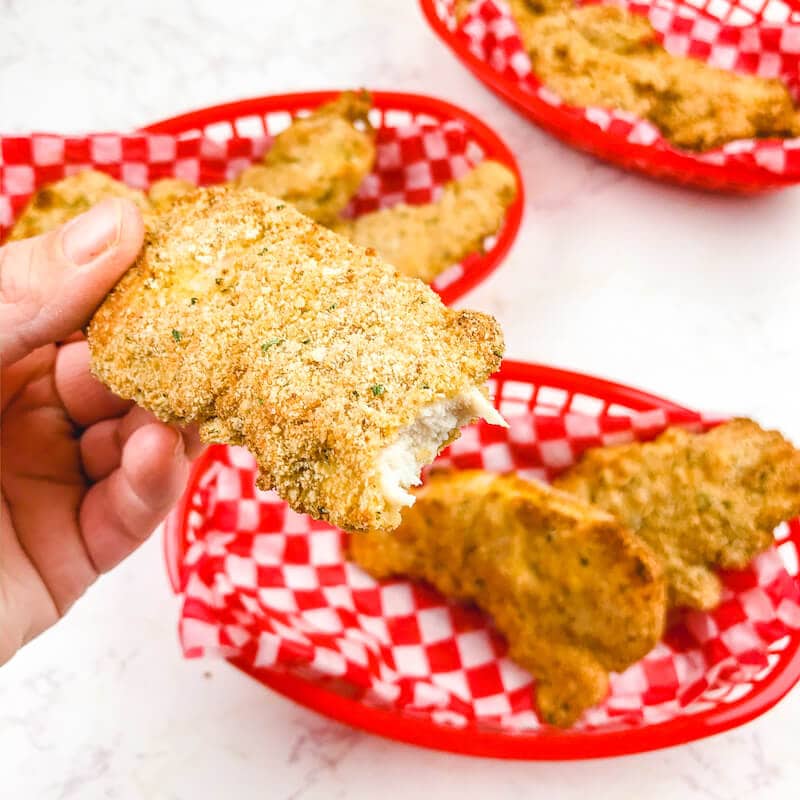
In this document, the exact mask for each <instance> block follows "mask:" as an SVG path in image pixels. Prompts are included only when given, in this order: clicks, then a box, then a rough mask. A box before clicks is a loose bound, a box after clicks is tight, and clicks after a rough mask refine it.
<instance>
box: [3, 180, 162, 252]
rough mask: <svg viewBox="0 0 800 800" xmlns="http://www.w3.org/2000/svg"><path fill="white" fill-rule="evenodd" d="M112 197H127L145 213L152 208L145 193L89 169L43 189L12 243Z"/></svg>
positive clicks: (14, 230)
mask: <svg viewBox="0 0 800 800" xmlns="http://www.w3.org/2000/svg"><path fill="white" fill-rule="evenodd" d="M109 197H127V198H128V199H129V200H133V202H134V203H136V205H137V206H139V208H140V209H141V210H142V211H148V210H149V208H150V203H149V202H148V200H147V197H145V194H144V192H141V191H139V190H138V189H131V188H130V187H129V186H126V185H125V184H124V183H121V182H120V181H116V180H114V178H110V177H109V176H108V175H106V174H105V173H104V172H97V171H96V170H93V169H87V170H83V171H82V172H78V173H76V174H75V175H70V176H69V177H67V178H62V179H61V180H60V181H56V182H55V183H50V184H47V185H46V186H43V187H42V188H41V189H39V191H38V192H36V194H34V195H33V197H32V198H31V199H30V200H29V201H28V204H27V205H26V206H25V208H24V209H23V211H22V214H20V216H19V218H18V219H17V221H16V223H15V224H14V227H13V228H12V229H11V233H10V234H9V236H8V241H12V240H15V239H27V238H28V237H29V236H39V235H40V234H42V233H47V232H48V231H51V230H53V229H55V228H57V227H58V226H59V225H63V224H64V223H65V222H67V221H68V220H70V219H72V218H73V217H77V216H78V214H83V212H84V211H88V210H89V209H90V208H91V207H92V206H93V205H95V203H99V202H100V201H101V200H105V199H107V198H109Z"/></svg>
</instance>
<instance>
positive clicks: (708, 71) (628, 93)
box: [510, 0, 800, 151]
mask: <svg viewBox="0 0 800 800" xmlns="http://www.w3.org/2000/svg"><path fill="white" fill-rule="evenodd" d="M510 5H511V11H512V14H513V15H514V17H515V19H516V21H517V24H518V26H519V29H520V34H521V36H522V40H523V42H524V44H525V49H526V50H527V51H528V54H529V56H530V58H531V63H532V67H533V72H534V74H535V75H536V76H537V77H538V78H539V79H540V80H541V81H542V82H543V83H544V84H545V85H546V86H548V87H549V88H551V89H553V90H554V91H556V92H558V94H559V95H560V96H561V97H562V98H563V99H564V100H565V101H566V102H568V103H571V104H572V105H577V106H600V107H603V108H618V109H622V110H625V111H629V112H631V113H633V114H636V115H638V116H640V117H642V118H644V119H647V120H649V121H650V122H652V123H653V124H654V125H655V126H656V127H658V128H659V130H661V132H662V133H663V134H664V136H665V137H666V138H667V139H669V140H670V141H671V142H672V143H673V144H675V145H676V146H678V147H682V148H684V149H687V150H696V151H703V150H708V149H711V148H715V147H719V146H721V145H723V144H725V143H726V142H730V141H733V140H735V139H750V138H773V137H776V138H782V137H793V136H800V113H798V111H797V109H796V108H795V106H794V103H793V102H792V98H791V95H790V94H789V91H788V89H787V88H786V86H785V85H784V84H783V83H782V82H781V81H779V80H777V79H775V78H761V77H756V76H752V75H739V74H736V73H734V72H731V71H729V70H723V69H717V68H715V67H710V66H709V65H707V64H705V63H704V62H702V61H700V60H698V59H695V58H686V57H681V56H673V55H670V54H669V53H668V52H667V51H666V50H664V48H663V47H661V46H660V44H659V43H658V41H657V39H656V37H655V32H654V31H653V28H652V26H651V25H650V23H649V21H648V20H647V19H646V18H645V17H644V16H641V15H637V14H633V13H631V12H629V11H626V10H624V9H620V8H616V7H614V6H609V5H587V6H583V7H575V6H574V4H573V3H572V2H569V0H567V1H566V2H565V0H555V1H554V0H545V2H542V0H510Z"/></svg>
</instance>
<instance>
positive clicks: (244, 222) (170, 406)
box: [88, 187, 503, 530]
mask: <svg viewBox="0 0 800 800" xmlns="http://www.w3.org/2000/svg"><path fill="white" fill-rule="evenodd" d="M146 225H147V232H146V239H145V245H144V248H143V250H142V252H141V254H140V256H139V258H138V260H137V261H136V263H135V264H134V266H133V267H132V268H131V269H130V270H129V271H128V272H127V273H126V275H125V276H124V277H123V278H122V279H121V281H120V282H119V283H118V285H117V287H116V288H115V289H114V291H113V292H112V294H111V295H110V296H109V297H108V298H107V299H106V301H105V302H104V304H103V305H102V306H101V307H100V309H99V310H98V311H97V313H96V314H95V316H94V319H93V320H92V322H91V324H90V326H89V331H88V339H89V346H90V349H91V354H92V369H93V371H94V373H95V374H96V375H97V377H99V378H100V379H101V380H102V381H103V382H104V383H105V384H106V385H108V386H109V387H110V388H111V389H112V390H113V391H115V392H116V393H117V394H119V395H121V396H122V397H125V398H131V399H134V400H136V401H137V402H138V403H139V404H140V405H142V406H144V407H145V408H148V409H150V410H151V411H153V412H154V413H155V414H156V415H158V416H159V417H160V418H161V419H164V420H168V421H174V422H182V423H186V422H199V423H201V426H200V431H201V435H202V436H203V437H204V439H205V440H206V441H214V442H229V443H234V444H244V445H246V446H247V447H248V448H249V449H250V450H251V451H252V452H253V454H254V455H255V457H256V459H257V461H258V465H259V469H260V481H259V485H260V486H261V487H262V488H270V487H273V488H275V489H276V490H277V491H278V493H279V494H280V495H281V496H282V497H283V498H284V499H285V500H287V501H288V502H289V503H290V505H291V506H292V507H293V508H294V509H295V510H298V511H303V512H307V513H309V514H311V515H312V516H314V517H317V518H321V519H327V520H329V521H331V522H332V523H333V524H335V525H339V526H340V527H343V528H348V529H353V530H363V529H367V528H379V529H390V528H393V527H395V526H396V525H397V524H398V523H399V521H400V513H399V507H398V506H396V505H395V504H393V503H392V502H390V501H389V500H388V499H387V497H386V496H385V493H384V491H383V489H382V486H381V481H380V475H379V474H378V473H379V470H378V469H377V466H376V461H377V460H378V458H379V456H380V454H381V453H382V451H383V449H384V448H385V447H386V446H387V445H390V444H392V443H393V442H394V441H395V440H396V439H397V437H398V435H399V432H400V431H402V430H403V429H404V426H407V425H409V424H411V423H412V422H413V421H414V420H415V419H416V418H417V416H418V415H419V413H420V411H421V410H422V409H425V408H426V407H427V406H429V405H430V404H432V403H435V402H437V401H440V400H442V399H444V398H453V397H455V396H457V395H459V393H460V392H462V391H463V390H464V389H467V388H470V387H476V386H481V385H482V384H483V383H484V381H485V380H486V378H487V377H488V376H489V374H490V373H491V372H493V371H494V370H495V369H497V367H498V366H499V363H500V358H501V356H502V348H503V342H502V335H501V333H500V330H499V328H498V326H497V324H496V322H495V321H494V320H493V319H492V318H491V317H489V316H486V315H484V314H479V313H477V312H472V311H453V310H451V309H448V308H446V307H445V306H444V305H443V304H442V302H441V301H440V300H439V298H438V296H437V295H436V294H435V293H434V292H433V291H432V290H431V289H429V288H428V287H426V286H425V285H424V284H422V283H421V282H420V281H417V280H412V279H410V278H405V277H402V276H399V275H397V273H396V272H395V271H394V270H393V269H391V268H390V267H388V266H387V265H385V264H384V263H383V262H382V261H380V259H378V258H377V257H376V256H375V255H374V254H373V253H370V252H369V251H366V250H363V249H361V248H359V247H355V246H353V245H351V244H349V243H348V242H347V241H346V240H345V239H343V238H342V237H340V236H337V235H336V234H334V233H332V232H331V231H328V230H326V229H324V228H322V227H320V226H318V225H316V224H315V223H313V222H312V221H311V220H309V219H308V218H307V217H304V216H303V215H301V214H300V213H298V212H297V211H296V210H295V209H294V208H292V207H291V206H290V205H289V204H287V203H284V202H283V201H280V200H277V199H275V198H271V197H269V196H268V195H265V194H263V193H261V192H255V191H251V190H241V189H239V190H237V189H231V188H219V187H217V188H212V189H199V190H197V191H196V192H195V193H193V194H192V195H188V196H186V197H184V198H179V199H178V200H176V201H175V205H174V207H173V208H172V209H170V210H168V211H166V212H165V213H163V214H160V215H153V216H151V217H150V218H149V219H148V220H147V222H146ZM447 433H448V434H449V438H451V439H453V438H456V437H457V435H458V432H457V430H450V429H448V431H447ZM434 455H435V453H434Z"/></svg>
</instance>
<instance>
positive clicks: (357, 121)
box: [236, 91, 375, 224]
mask: <svg viewBox="0 0 800 800" xmlns="http://www.w3.org/2000/svg"><path fill="white" fill-rule="evenodd" d="M371 106H372V98H371V97H370V95H369V93H368V92H364V91H362V92H343V93H342V94H341V95H340V96H339V97H337V98H336V99H335V100H333V101H332V102H330V103H326V104H325V105H322V106H320V107H319V108H318V109H317V110H316V111H314V112H313V113H312V114H310V115H309V116H307V117H300V118H298V119H296V120H295V121H294V122H293V123H292V124H291V125H290V126H289V127H288V128H287V129H286V130H285V131H283V132H282V133H279V134H278V135H277V136H276V137H275V141H274V142H273V143H272V147H271V148H270V149H269V151H268V152H267V154H266V156H265V157H264V161H263V163H262V164H255V165H254V166H252V167H248V168H247V169H246V170H245V171H244V172H242V173H241V175H239V177H238V179H237V181H236V184H237V185H238V186H241V187H245V188H250V189H258V190H259V191H262V192H266V193H267V194H270V195H272V196H273V197H279V198H281V199H283V200H288V201H289V202H290V203H292V204H293V205H294V206H295V207H296V208H297V209H298V210H299V211H302V212H303V213H304V214H306V215H307V216H309V217H311V218H312V219H315V220H317V221H318V222H322V223H326V224H329V223H332V222H334V221H335V220H336V218H337V217H338V216H339V213H340V212H341V211H342V210H343V209H344V207H345V206H346V205H347V203H348V202H349V201H350V198H351V197H352V196H353V195H354V194H355V193H356V191H357V190H358V187H359V186H360V185H361V181H363V180H364V178H365V177H366V176H367V175H368V174H369V173H370V172H371V171H372V165H373V164H374V162H375V141H374V139H375V137H374V133H373V131H372V128H371V127H370V125H369V122H368V120H367V114H368V112H369V110H370V108H371Z"/></svg>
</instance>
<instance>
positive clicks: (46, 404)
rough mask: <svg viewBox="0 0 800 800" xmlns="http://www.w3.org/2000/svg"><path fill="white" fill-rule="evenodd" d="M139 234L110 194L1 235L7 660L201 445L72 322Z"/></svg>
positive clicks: (122, 538) (165, 504)
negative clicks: (114, 380)
mask: <svg viewBox="0 0 800 800" xmlns="http://www.w3.org/2000/svg"><path fill="white" fill-rule="evenodd" d="M142 237H143V227H142V218H141V215H140V214H139V211H138V210H137V209H136V207H135V206H134V205H133V204H132V203H130V202H129V201H127V200H119V199H114V200H107V201H105V202H103V203H101V204H99V205H98V206H96V207H95V208H93V209H92V210H91V211H89V212H87V213H86V214H83V215H81V216H80V217H77V218H75V219H74V220H71V221H70V222H68V223H67V224H66V225H65V226H64V227H63V228H61V229H59V230H56V231H53V232H51V233H48V234H45V235H44V236H38V237H36V238H32V239H26V240H23V241H20V242H12V243H9V244H8V245H6V246H5V247H2V248H0V365H2V385H1V388H2V391H1V392H0V453H2V468H1V470H0V476H1V477H2V480H1V481H0V485H2V518H0V664H3V663H4V662H5V661H7V660H8V659H9V658H11V656H12V655H13V654H14V653H15V652H16V651H17V650H18V649H19V648H20V647H21V646H22V645H23V644H25V643H26V642H28V641H30V640H31V639H32V638H33V637H34V636H36V635H38V634H39V633H41V632H42V631H43V630H45V629H46V628H48V627H50V626H51V625H52V624H53V623H55V622H56V621H57V620H58V619H59V617H61V616H62V615H63V614H64V613H65V612H66V611H67V609H69V607H70V606H71V605H72V604H73V603H74V602H75V601H76V600H77V599H78V598H79V597H80V596H81V595H82V594H83V592H84V591H85V590H86V588H87V587H88V586H89V585H90V584H91V583H92V582H93V581H94V580H95V578H97V576H98V575H99V574H100V573H103V572H106V571H108V570H109V569H111V568H112V567H113V566H114V565H116V564H117V563H119V562H120V561H121V560H122V559H123V558H125V557H126V556H127V555H128V554H130V553H131V552H132V551H133V550H135V549H136V547H138V546H139V545H140V544H141V543H142V542H143V541H144V540H145V539H146V538H147V536H148V535H149V534H150V532H151V531H152V530H153V529H154V528H155V527H156V526H157V524H158V523H159V522H160V520H161V519H162V518H163V517H164V516H165V515H166V513H167V512H168V511H169V509H170V507H171V506H172V505H173V504H174V503H175V501H176V500H177V499H178V497H179V496H180V493H181V491H182V490H183V487H184V484H185V482H186V478H187V475H188V471H189V458H190V457H191V456H192V455H193V451H195V450H196V449H197V448H198V444H197V441H196V438H195V436H194V434H191V433H186V432H180V431H177V430H175V429H173V428H171V427H169V426H168V425H165V424H163V423H160V422H158V421H157V420H156V419H155V418H154V417H153V416H152V415H150V414H148V413H147V412H145V411H143V410H142V409H140V408H136V407H132V406H131V404H130V403H128V402H125V401H123V400H121V399H119V398H118V397H115V396H114V395H112V394H111V393H110V392H109V391H108V390H107V389H105V388H104V387H103V386H102V385H101V384H100V383H99V382H98V381H97V380H96V379H95V378H93V377H92V376H91V374H90V373H89V352H88V346H87V344H86V341H85V340H84V339H83V337H82V336H81V334H79V333H75V332H76V331H78V330H79V329H80V328H81V327H82V326H84V325H85V324H86V323H87V322H88V321H89V319H90V318H91V315H92V313H93V312H94V310H95V308H96V307H97V306H98V305H99V304H100V303H101V302H102V300H103V298H104V297H105V296H106V294H108V292H109V291H110V290H111V289H112V287H113V286H114V284H115V283H116V282H117V280H118V279H119V278H120V276H121V275H122V274H123V273H124V272H125V270H126V269H127V268H128V267H129V266H130V264H131V263H132V262H133V260H134V259H135V258H136V255H137V253H138V252H139V249H140V248H141V245H142Z"/></svg>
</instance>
